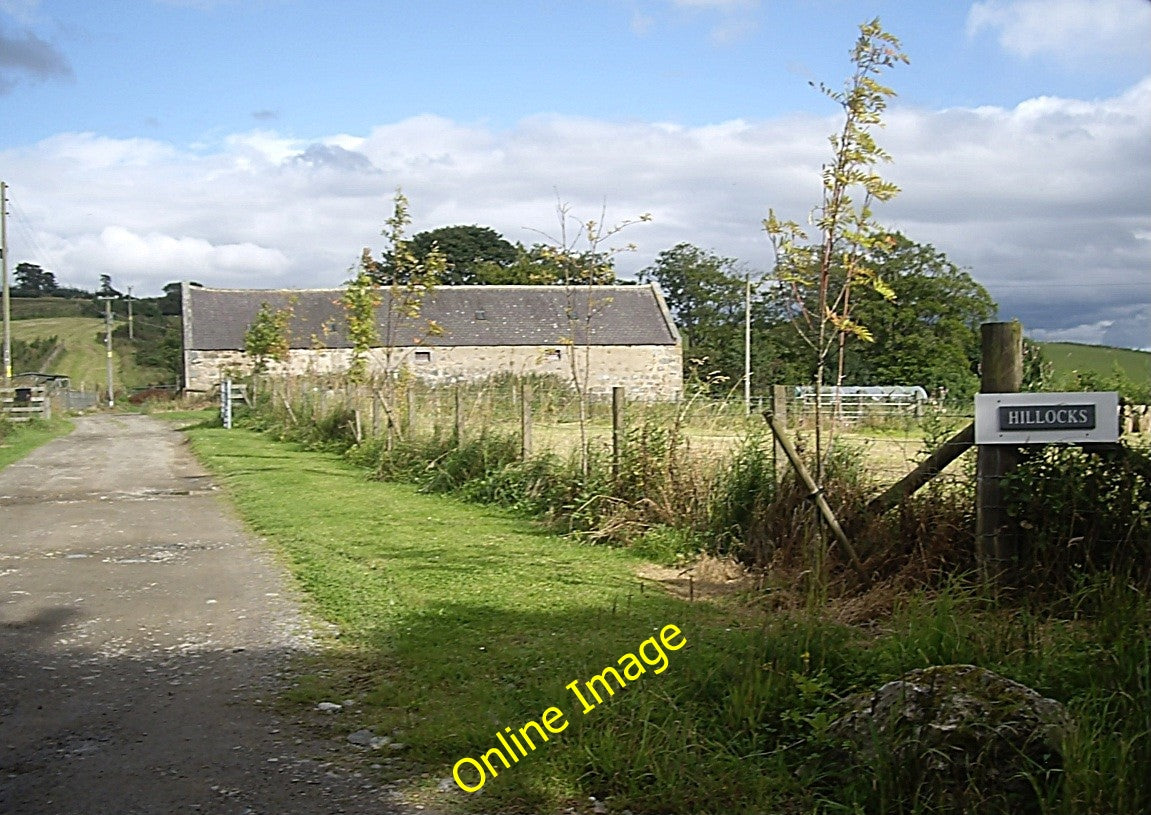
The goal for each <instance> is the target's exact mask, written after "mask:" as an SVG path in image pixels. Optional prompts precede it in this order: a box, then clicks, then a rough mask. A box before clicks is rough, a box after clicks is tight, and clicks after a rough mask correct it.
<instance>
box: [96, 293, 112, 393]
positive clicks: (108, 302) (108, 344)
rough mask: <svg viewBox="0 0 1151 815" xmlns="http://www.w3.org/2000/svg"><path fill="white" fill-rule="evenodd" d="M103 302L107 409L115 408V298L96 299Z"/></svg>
mask: <svg viewBox="0 0 1151 815" xmlns="http://www.w3.org/2000/svg"><path fill="white" fill-rule="evenodd" d="M96 299H97V300H103V301H104V350H105V355H106V360H107V362H106V368H107V373H108V407H110V408H111V407H116V396H115V383H114V382H113V380H112V301H113V300H115V299H116V298H115V297H97V298H96Z"/></svg>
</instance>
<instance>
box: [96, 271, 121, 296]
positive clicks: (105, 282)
mask: <svg viewBox="0 0 1151 815" xmlns="http://www.w3.org/2000/svg"><path fill="white" fill-rule="evenodd" d="M96 293H97V294H99V295H100V296H101V297H123V296H124V295H123V294H121V293H120V292H118V291H116V289H114V288H113V287H112V276H111V275H106V274H102V275H100V288H99V290H97V292H96Z"/></svg>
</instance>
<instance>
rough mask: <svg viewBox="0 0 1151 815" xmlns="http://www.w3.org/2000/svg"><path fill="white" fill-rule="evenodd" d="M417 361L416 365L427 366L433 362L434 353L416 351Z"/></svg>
mask: <svg viewBox="0 0 1151 815" xmlns="http://www.w3.org/2000/svg"><path fill="white" fill-rule="evenodd" d="M415 361H416V364H423V365H426V364H427V363H429V362H431V361H432V352H431V351H416V352H415Z"/></svg>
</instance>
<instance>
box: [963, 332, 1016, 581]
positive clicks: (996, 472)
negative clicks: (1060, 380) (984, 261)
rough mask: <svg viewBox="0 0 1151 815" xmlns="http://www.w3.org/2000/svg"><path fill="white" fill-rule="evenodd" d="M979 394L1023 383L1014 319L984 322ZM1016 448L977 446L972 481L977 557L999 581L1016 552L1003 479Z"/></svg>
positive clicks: (1011, 465)
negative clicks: (974, 472)
mask: <svg viewBox="0 0 1151 815" xmlns="http://www.w3.org/2000/svg"><path fill="white" fill-rule="evenodd" d="M980 333H981V339H982V354H981V359H982V376H981V382H980V388H979V389H980V392H982V393H1018V392H1019V389H1020V388H1021V387H1022V385H1023V326H1022V325H1021V324H1020V323H1019V322H1018V321H1012V322H1009V323H984V324H983V325H982V326H981V327H980ZM1019 460H1020V451H1019V448H1018V447H1012V446H1010V445H1006V444H981V445H979V448H978V458H977V463H976V477H975V478H976V481H975V545H976V556H977V558H978V560H979V565H980V569H981V570H982V571H983V573H984V575H985V576H986V577H987V578H989V579H991V580H994V581H1002V580H1003V579H1004V578H1005V577H1006V573H1007V570H1008V569H1009V568H1010V567H1011V566H1013V565H1014V564H1015V562H1016V560H1017V558H1018V554H1019V541H1018V537H1017V533H1016V530H1015V529H1014V527H1013V524H1012V522H1011V519H1010V517H1008V515H1007V508H1006V506H1005V505H1004V498H1003V478H1004V476H1006V475H1007V474H1008V473H1010V472H1011V471H1012V470H1014V469H1015V467H1016V466H1017V465H1018V464H1019Z"/></svg>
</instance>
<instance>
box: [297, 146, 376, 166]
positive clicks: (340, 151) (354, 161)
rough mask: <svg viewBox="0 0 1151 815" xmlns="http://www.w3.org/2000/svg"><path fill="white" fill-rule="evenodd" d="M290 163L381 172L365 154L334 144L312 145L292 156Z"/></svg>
mask: <svg viewBox="0 0 1151 815" xmlns="http://www.w3.org/2000/svg"><path fill="white" fill-rule="evenodd" d="M289 161H290V162H291V163H292V164H294V165H297V166H299V165H303V166H307V167H317V168H319V167H324V168H328V169H333V170H340V171H342V172H351V173H374V172H379V170H378V169H377V168H376V166H375V165H374V164H372V161H371V159H369V158H368V157H367V156H365V155H364V154H363V153H356V152H353V151H351V150H345V149H344V148H343V147H340V146H338V145H334V144H310V145H308V147H307V149H306V150H304V152H302V153H300V154H298V155H295V156H292V158H291V159H289Z"/></svg>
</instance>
